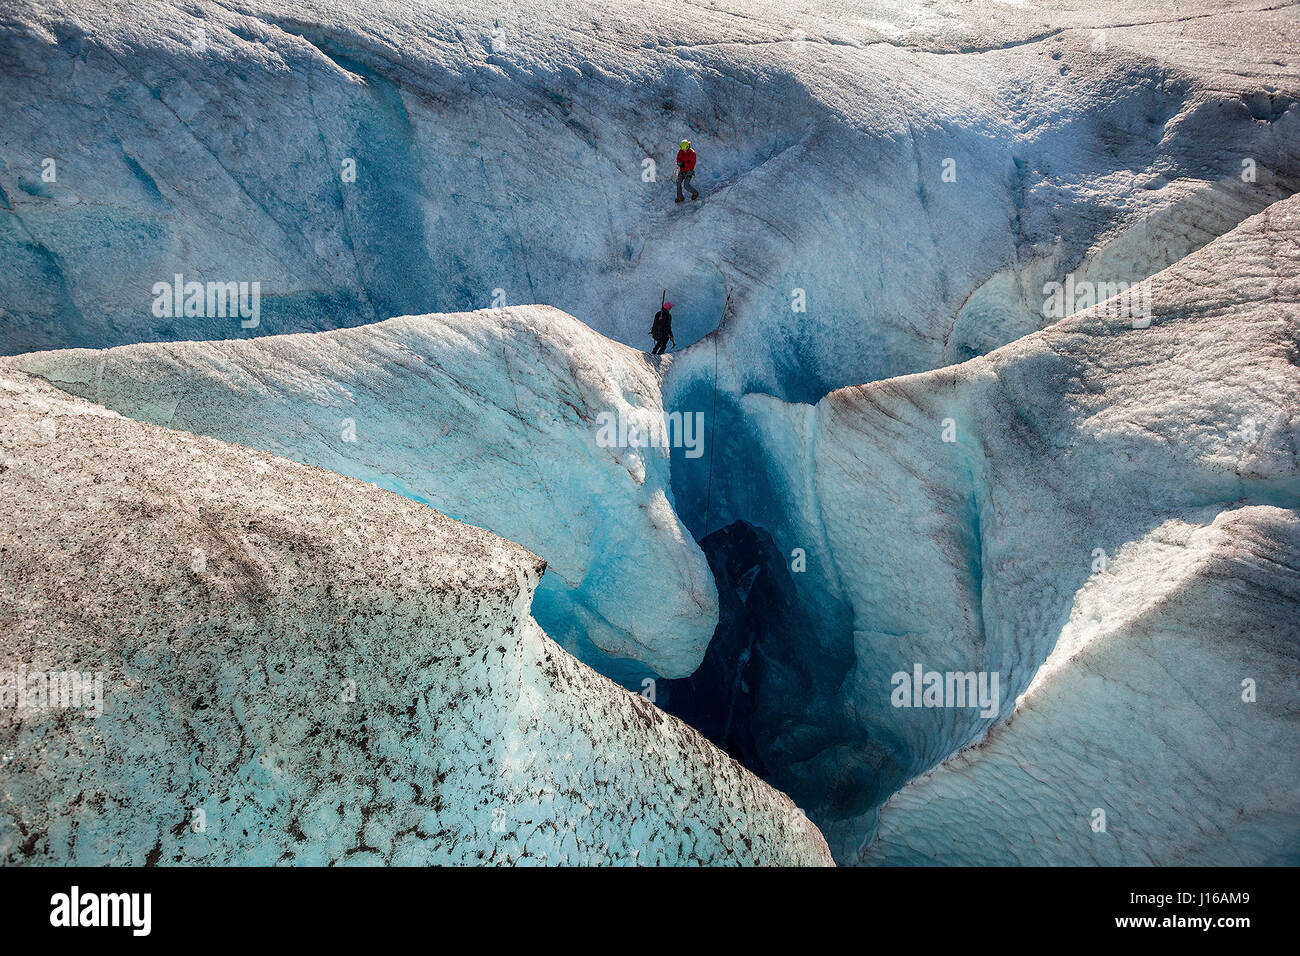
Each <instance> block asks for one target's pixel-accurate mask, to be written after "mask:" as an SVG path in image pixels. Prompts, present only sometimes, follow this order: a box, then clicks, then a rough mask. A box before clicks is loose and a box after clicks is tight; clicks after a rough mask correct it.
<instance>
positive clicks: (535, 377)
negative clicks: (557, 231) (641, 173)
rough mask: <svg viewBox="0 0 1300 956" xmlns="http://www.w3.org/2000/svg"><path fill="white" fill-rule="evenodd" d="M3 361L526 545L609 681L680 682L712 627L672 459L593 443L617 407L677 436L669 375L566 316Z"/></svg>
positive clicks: (708, 578) (560, 624) (564, 633)
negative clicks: (662, 391)
mask: <svg viewBox="0 0 1300 956" xmlns="http://www.w3.org/2000/svg"><path fill="white" fill-rule="evenodd" d="M7 361H9V362H10V363H11V364H12V365H14V366H15V367H19V368H22V369H23V370H25V371H30V372H34V373H36V374H39V375H41V376H42V377H43V378H46V379H49V380H50V381H52V382H54V383H55V384H57V385H59V386H60V387H62V388H64V389H66V390H68V391H71V392H74V393H76V394H79V395H81V396H83V397H85V398H88V399H90V400H92V401H95V402H98V403H101V404H103V405H106V406H107V407H109V408H112V409H113V410H115V411H118V412H121V413H122V414H124V415H129V416H131V417H133V418H138V419H142V420H145V421H151V422H154V423H156V424H163V425H168V426H171V427H174V428H181V429H184V430H186V431H190V432H196V433H199V434H204V435H210V436H212V437H215V438H221V439H223V440H227V441H232V442H237V443H239V444H242V445H248V446H251V447H255V448H261V449H264V450H267V451H270V452H272V453H274V454H278V455H283V456H285V457H287V458H292V459H294V460H297V461H302V462H307V463H309V464H312V465H316V466H318V467H321V468H328V469H329V470H331V471H336V472H339V473H341V474H345V475H351V476H353V477H356V478H361V479H363V480H366V481H371V482H374V483H376V484H378V485H380V486H383V487H386V488H389V489H390V490H393V491H398V492H400V493H402V494H405V495H407V496H409V497H413V498H416V499H418V500H421V501H426V502H428V503H429V504H431V505H433V506H435V507H437V508H438V509H440V510H442V511H444V512H446V513H448V514H450V515H452V516H453V517H455V518H458V519H461V520H464V521H468V522H470V523H471V524H475V525H479V526H480V527H484V528H488V529H490V530H492V531H493V532H495V533H497V534H500V535H502V536H504V537H506V538H509V539H510V540H512V541H517V542H519V543H520V544H522V545H524V546H525V547H527V548H529V549H530V550H532V551H534V552H535V553H537V554H539V555H541V556H542V557H543V558H544V559H545V560H546V562H547V566H548V568H549V569H550V570H549V573H548V574H547V575H546V577H545V578H544V579H543V581H542V585H541V588H540V590H539V591H538V597H537V604H536V608H535V611H534V614H535V616H536V617H537V619H538V621H539V622H540V623H541V624H542V625H543V627H545V628H546V629H547V630H548V632H549V633H551V634H552V636H554V637H555V638H556V639H557V640H559V641H560V642H561V643H562V644H564V645H565V646H566V647H568V648H569V649H571V650H572V651H574V652H575V653H578V654H579V655H580V656H581V657H583V658H584V659H585V660H588V662H599V663H600V664H601V665H602V670H604V671H605V672H606V673H610V674H613V675H619V674H620V673H621V672H622V671H627V673H628V675H629V676H628V678H627V679H629V680H630V679H632V677H639V676H643V675H644V674H645V672H646V668H647V666H648V667H649V668H651V669H653V670H654V671H655V672H657V673H659V674H662V675H664V676H668V677H681V676H684V675H686V674H689V673H690V672H691V671H693V670H694V669H695V668H696V667H697V666H698V665H699V662H700V660H701V659H702V658H703V656H704V650H705V648H706V647H707V646H708V642H709V639H710V637H712V635H713V629H714V627H715V625H716V624H717V619H718V605H717V592H716V590H715V589H714V585H713V577H712V575H711V574H710V572H709V568H708V564H707V562H706V561H705V560H704V555H703V553H702V552H701V551H700V549H699V547H698V545H696V543H695V541H694V540H693V539H692V538H691V536H690V534H689V533H688V532H687V531H686V529H685V528H684V527H683V526H682V524H681V522H680V521H679V520H678V518H677V515H676V513H675V512H674V510H673V505H672V500H671V491H670V490H669V461H668V450H667V449H666V448H664V447H646V448H636V447H602V445H600V444H599V443H598V440H597V439H598V435H599V434H600V432H601V429H600V423H601V421H602V419H601V418H600V416H601V415H602V414H608V415H612V416H615V417H617V418H622V419H624V420H626V421H628V422H631V423H633V424H636V425H638V426H640V427H641V428H643V429H646V430H648V429H650V428H651V427H653V426H654V424H655V423H659V424H660V425H661V426H662V422H663V407H662V402H661V399H660V395H659V379H658V376H657V374H656V372H655V371H654V369H653V367H652V366H651V364H650V362H649V361H648V360H647V359H646V357H645V356H643V355H640V354H638V353H637V352H635V351H634V350H632V349H629V348H627V347H626V346H623V345H619V344H618V343H617V342H612V341H610V340H609V339H606V338H604V337H603V336H601V335H599V334H597V333H595V332H593V331H591V330H590V329H588V328H587V327H586V326H584V325H582V324H581V323H580V322H577V321H575V320H574V319H572V318H571V317H569V316H567V315H565V314H563V313H562V312H559V311H558V310H556V309H551V308H546V307H543V306H529V307H516V308H512V309H506V310H486V311H483V312H476V313H463V314H454V315H428V316H407V317H402V318H396V319H391V320H389V321H386V322H381V323H377V324H375V325H370V326H366V327H364V328H360V329H341V330H336V331H333V332H324V333H316V334H301V335H289V336H266V337H262V338H258V339H253V340H249V341H220V342H183V343H175V344H161V343H159V344H141V345H133V346H124V347H122V348H118V349H111V350H107V351H81V350H70V351H61V352H51V353H36V354H32V355H25V356H19V357H16V358H13V359H9V360H7ZM701 437H702V436H701ZM350 439H351V440H350ZM638 686H639V685H638Z"/></svg>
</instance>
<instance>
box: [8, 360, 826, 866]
mask: <svg viewBox="0 0 1300 956" xmlns="http://www.w3.org/2000/svg"><path fill="white" fill-rule="evenodd" d="M0 489H3V496H4V500H5V507H4V508H3V509H2V510H0V675H3V676H4V678H5V683H4V684H3V685H0V687H2V688H3V690H4V691H5V693H6V694H8V696H7V697H6V698H5V706H4V707H3V708H0V756H2V758H3V759H2V761H0V862H3V863H5V864H20V863H45V864H51V863H77V864H103V863H117V864H136V865H139V864H144V863H182V862H188V863H196V862H203V863H261V864H274V863H318V864H319V863H350V864H364V863H376V862H389V863H409V864H421V863H435V862H447V863H514V862H519V863H578V862H595V863H738V864H763V863H769V864H822V863H827V862H829V855H828V853H827V850H826V845H825V842H824V841H823V840H822V838H821V836H820V834H818V832H817V831H816V829H815V828H814V827H813V826H812V825H811V824H810V823H809V822H808V821H807V819H806V818H805V817H804V816H803V815H802V813H800V812H799V811H798V810H797V809H796V808H795V807H794V805H793V804H792V803H791V802H790V801H789V800H788V799H786V798H785V797H784V796H782V795H781V794H779V793H777V792H775V791H774V790H772V789H771V788H770V787H768V786H767V785H766V784H764V783H762V782H760V781H759V780H758V779H757V778H755V777H754V776H753V775H751V774H750V773H748V772H747V771H745V770H743V769H742V768H741V767H739V765H737V764H736V763H735V762H734V761H732V760H730V759H729V758H727V757H726V756H725V755H724V754H722V753H721V752H719V751H718V750H716V749H715V748H714V747H712V746H711V745H710V744H709V743H708V742H707V741H705V740H704V739H703V738H702V737H700V735H699V734H697V733H696V732H695V731H693V730H691V729H690V728H688V727H686V726H685V725H683V724H681V723H680V722H679V721H677V720H675V719H673V718H670V717H667V716H665V715H664V714H662V713H661V712H659V711H657V710H656V709H655V708H654V707H653V706H652V705H650V704H649V703H647V702H645V701H643V700H641V699H640V698H639V697H638V696H636V695H634V694H631V693H628V692H627V691H625V690H623V689H621V688H619V687H617V686H616V685H615V684H613V683H611V682H610V681H608V680H606V679H605V678H603V677H600V676H599V675H597V674H595V673H594V672H592V671H591V670H590V669H588V668H586V667H585V666H583V665H582V664H580V663H578V662H577V661H575V660H573V659H572V658H571V657H569V656H568V655H567V654H565V653H564V652H563V651H561V650H560V649H559V648H558V647H556V646H555V645H554V644H553V643H551V642H550V641H549V639H548V638H547V637H546V636H545V635H544V634H543V633H542V632H541V631H540V630H539V629H538V627H537V626H536V624H534V623H533V622H532V621H531V619H530V617H529V614H528V610H529V601H530V598H531V596H532V592H533V588H534V587H535V585H536V584H537V581H538V576H539V575H540V574H541V573H542V571H543V564H542V562H541V561H540V560H539V559H538V558H536V557H535V556H534V555H532V554H530V553H529V552H527V551H525V550H524V549H523V548H521V547H519V546H518V545H515V544H512V543H510V542H508V541H504V540H502V539H500V538H498V537H495V536H494V535H491V534H489V533H487V532H485V531H481V530H479V529H476V528H472V527H469V526H467V525H463V524H459V523H457V522H454V521H451V520H450V519H448V518H446V517H444V516H443V515H441V514H439V513H438V512H436V511H433V510H432V509H429V508H426V507H424V506H422V505H420V504H417V503H415V502H412V501H409V500H406V499H403V498H401V497H399V496H397V495H393V494H389V493H387V492H384V491H381V490H379V489H375V488H373V487H370V486H368V485H365V484H363V483H361V482H357V481H355V480H352V479H348V478H342V477H340V476H337V475H333V474H330V473H328V472H324V471H320V470H317V469H315V468H310V467H307V466H304V465H299V464H296V463H293V462H289V461H285V460H282V459H276V458H273V457H271V456H269V455H266V454H262V453H259V452H254V451H251V450H249V449H245V448H240V447H238V446H234V445H227V444H225V443H222V442H217V441H213V440H210V439H207V438H202V437H195V436H191V435H188V434H185V433H183V432H176V431H172V430H169V429H164V428H159V427H155V426H152V425H145V424H140V423H137V422H134V421H131V420H129V419H125V418H121V417H119V416H117V415H116V414H114V413H112V412H109V411H106V410H105V409H103V408H101V407H99V406H95V405H92V404H90V403H88V402H85V401H82V400H81V399H77V398H73V397H70V396H68V395H67V394H65V393H63V392H60V391H58V390H56V389H54V388H52V387H50V386H49V385H47V384H45V383H43V382H40V381H39V380H36V379H32V378H29V377H27V376H24V375H21V374H17V373H14V372H12V371H8V370H0ZM18 673H22V675H23V681H24V686H25V688H26V691H27V692H28V694H29V695H30V696H29V697H28V698H27V699H25V700H24V701H22V702H21V704H18V706H15V705H16V701H15V699H14V696H13V683H12V680H13V675H15V674H18ZM51 673H56V674H59V675H65V674H68V673H76V674H85V675H87V676H88V678H92V679H91V680H90V681H89V683H88V684H87V685H86V694H87V696H85V697H82V698H79V699H78V700H76V701H75V702H74V701H73V700H72V699H69V698H66V697H65V698H63V699H62V700H61V701H57V702H58V703H61V704H63V705H73V704H74V703H75V705H74V706H53V704H54V703H56V701H54V700H52V699H43V698H40V697H37V696H36V695H37V692H38V687H43V686H44V683H43V680H42V681H39V682H38V681H37V680H35V677H36V675H41V677H42V678H44V677H46V676H47V675H49V674H51ZM95 675H98V676H99V677H100V679H101V680H102V684H100V685H99V687H100V688H101V689H100V690H99V691H98V692H96V691H95V689H94V688H95V686H96V685H95V683H94V680H93V678H94V676H95ZM59 681H60V684H61V685H62V686H64V687H68V686H71V685H69V684H68V683H67V681H66V679H65V678H64V677H63V676H60V677H59ZM80 689H81V688H80V686H78V691H79V692H80Z"/></svg>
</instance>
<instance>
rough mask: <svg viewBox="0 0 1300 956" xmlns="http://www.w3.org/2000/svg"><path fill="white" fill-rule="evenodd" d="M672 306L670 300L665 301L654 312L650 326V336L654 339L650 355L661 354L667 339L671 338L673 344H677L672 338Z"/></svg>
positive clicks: (666, 344)
mask: <svg viewBox="0 0 1300 956" xmlns="http://www.w3.org/2000/svg"><path fill="white" fill-rule="evenodd" d="M672 307H673V304H672V303H671V302H665V303H664V306H663V308H662V309H660V310H659V311H658V312H656V313H655V320H654V324H653V325H651V326H650V337H651V338H653V339H654V340H655V347H654V348H652V349H651V350H650V354H651V355H663V354H664V349H666V348H667V347H668V340H669V339H672V342H673V345H676V344H677V340H676V339H673V313H672Z"/></svg>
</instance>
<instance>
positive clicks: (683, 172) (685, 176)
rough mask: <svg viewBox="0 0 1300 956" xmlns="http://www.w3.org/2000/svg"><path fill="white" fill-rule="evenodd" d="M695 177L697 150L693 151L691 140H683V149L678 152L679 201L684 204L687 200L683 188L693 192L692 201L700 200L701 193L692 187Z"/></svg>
mask: <svg viewBox="0 0 1300 956" xmlns="http://www.w3.org/2000/svg"><path fill="white" fill-rule="evenodd" d="M694 175H695V150H693V149H691V141H690V140H689V139H684V140H682V148H681V149H679V150H678V151H677V201H678V202H682V201H683V200H685V199H686V197H685V196H683V195H682V186H685V187H686V188H687V189H689V190H690V191H691V198H692V199H699V198H700V193H699V190H697V189H696V188H695V187H694V186H692V185H691V178H692V177H693V176H694Z"/></svg>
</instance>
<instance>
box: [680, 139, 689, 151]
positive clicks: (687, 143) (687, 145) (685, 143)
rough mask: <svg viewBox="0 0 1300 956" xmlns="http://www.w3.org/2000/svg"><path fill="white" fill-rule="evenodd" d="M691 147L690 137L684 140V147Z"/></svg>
mask: <svg viewBox="0 0 1300 956" xmlns="http://www.w3.org/2000/svg"><path fill="white" fill-rule="evenodd" d="M690 148H691V141H690V140H689V139H684V140H682V149H690Z"/></svg>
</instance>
